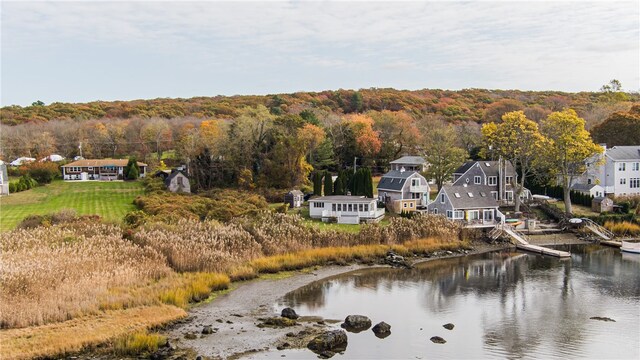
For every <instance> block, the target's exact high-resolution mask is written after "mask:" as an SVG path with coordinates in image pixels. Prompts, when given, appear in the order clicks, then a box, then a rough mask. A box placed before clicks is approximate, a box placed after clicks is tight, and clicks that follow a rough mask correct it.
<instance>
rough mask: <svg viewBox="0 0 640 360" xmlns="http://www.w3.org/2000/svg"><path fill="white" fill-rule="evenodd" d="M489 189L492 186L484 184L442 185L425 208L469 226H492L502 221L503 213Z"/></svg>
mask: <svg viewBox="0 0 640 360" xmlns="http://www.w3.org/2000/svg"><path fill="white" fill-rule="evenodd" d="M491 191H493V187H491V186H486V185H466V184H465V185H461V186H455V185H443V186H442V188H441V189H440V191H439V192H438V196H437V197H436V198H435V200H433V201H432V202H431V203H429V205H427V209H428V211H429V213H431V214H441V215H444V216H446V217H447V218H448V219H451V220H457V221H460V222H463V223H464V224H465V225H466V226H469V227H493V226H495V225H496V224H498V223H500V222H502V221H504V215H503V214H502V213H501V212H500V210H498V201H497V200H496V199H495V198H494V197H493V196H492V195H491Z"/></svg>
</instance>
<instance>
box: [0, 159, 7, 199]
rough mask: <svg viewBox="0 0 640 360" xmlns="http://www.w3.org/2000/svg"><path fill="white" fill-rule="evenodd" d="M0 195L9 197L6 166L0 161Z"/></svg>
mask: <svg viewBox="0 0 640 360" xmlns="http://www.w3.org/2000/svg"><path fill="white" fill-rule="evenodd" d="M0 195H9V174H8V173H7V164H5V163H4V161H2V160H0Z"/></svg>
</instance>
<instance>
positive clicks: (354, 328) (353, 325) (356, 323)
mask: <svg viewBox="0 0 640 360" xmlns="http://www.w3.org/2000/svg"><path fill="white" fill-rule="evenodd" d="M340 326H341V327H342V328H344V329H346V330H347V331H349V332H353V333H358V332H361V331H365V330H367V329H369V328H370V327H371V319H369V318H368V317H366V316H363V315H349V316H347V317H346V318H345V319H344V323H342V324H341V325H340Z"/></svg>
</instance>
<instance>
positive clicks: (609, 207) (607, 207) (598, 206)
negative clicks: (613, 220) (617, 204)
mask: <svg viewBox="0 0 640 360" xmlns="http://www.w3.org/2000/svg"><path fill="white" fill-rule="evenodd" d="M591 211H595V212H597V213H603V212H611V211H613V200H611V199H610V198H608V197H595V198H593V200H591Z"/></svg>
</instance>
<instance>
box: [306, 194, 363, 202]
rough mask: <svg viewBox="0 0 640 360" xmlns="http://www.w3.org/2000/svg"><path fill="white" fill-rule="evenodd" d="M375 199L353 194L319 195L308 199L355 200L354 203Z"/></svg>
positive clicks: (329, 200) (328, 200)
mask: <svg viewBox="0 0 640 360" xmlns="http://www.w3.org/2000/svg"><path fill="white" fill-rule="evenodd" d="M374 200H375V199H373V198H368V197H364V196H353V195H329V196H321V197H317V198H314V199H310V200H309V202H311V201H326V202H331V201H349V202H356V203H370V202H371V201H374Z"/></svg>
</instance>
